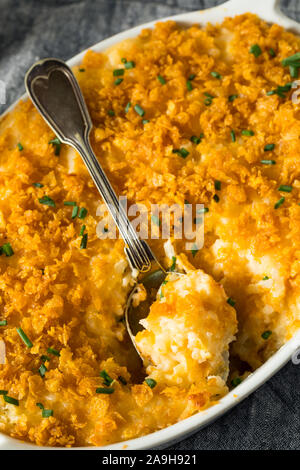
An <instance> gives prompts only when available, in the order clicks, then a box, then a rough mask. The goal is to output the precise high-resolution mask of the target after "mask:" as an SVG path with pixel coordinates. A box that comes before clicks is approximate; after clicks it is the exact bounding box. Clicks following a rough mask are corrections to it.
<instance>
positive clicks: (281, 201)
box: [274, 197, 285, 209]
mask: <svg viewBox="0 0 300 470" xmlns="http://www.w3.org/2000/svg"><path fill="white" fill-rule="evenodd" d="M284 201H285V198H284V197H281V198H280V199H279V200H278V201H277V202H276V204H274V209H278V208H279V207H280V206H281V205H282V204H283V203H284Z"/></svg>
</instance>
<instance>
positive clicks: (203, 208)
mask: <svg viewBox="0 0 300 470" xmlns="http://www.w3.org/2000/svg"><path fill="white" fill-rule="evenodd" d="M206 212H209V208H208V207H202V209H198V210H197V214H206Z"/></svg>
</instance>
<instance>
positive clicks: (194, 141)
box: [190, 135, 201, 145]
mask: <svg viewBox="0 0 300 470" xmlns="http://www.w3.org/2000/svg"><path fill="white" fill-rule="evenodd" d="M190 141H191V142H193V144H196V145H198V144H200V142H201V138H200V137H197V136H196V135H192V137H191V138H190Z"/></svg>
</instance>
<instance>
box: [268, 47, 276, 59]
mask: <svg viewBox="0 0 300 470" xmlns="http://www.w3.org/2000/svg"><path fill="white" fill-rule="evenodd" d="M269 54H270V56H271V57H275V56H276V52H275V51H274V49H273V47H271V48H270V49H269Z"/></svg>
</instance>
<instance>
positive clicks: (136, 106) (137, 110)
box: [134, 104, 145, 117]
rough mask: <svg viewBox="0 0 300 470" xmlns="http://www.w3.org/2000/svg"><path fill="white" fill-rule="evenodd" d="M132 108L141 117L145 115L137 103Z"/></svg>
mask: <svg viewBox="0 0 300 470" xmlns="http://www.w3.org/2000/svg"><path fill="white" fill-rule="evenodd" d="M134 110H135V112H136V113H137V114H138V115H139V116H141V117H143V116H144V115H145V111H144V110H143V108H142V107H141V106H140V105H139V104H136V105H135V106H134Z"/></svg>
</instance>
